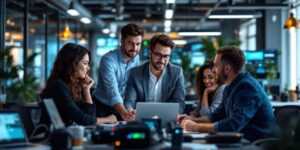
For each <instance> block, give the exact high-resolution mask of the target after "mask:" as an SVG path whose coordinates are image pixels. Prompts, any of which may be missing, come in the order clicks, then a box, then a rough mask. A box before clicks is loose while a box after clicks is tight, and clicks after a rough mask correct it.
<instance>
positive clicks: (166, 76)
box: [125, 34, 185, 113]
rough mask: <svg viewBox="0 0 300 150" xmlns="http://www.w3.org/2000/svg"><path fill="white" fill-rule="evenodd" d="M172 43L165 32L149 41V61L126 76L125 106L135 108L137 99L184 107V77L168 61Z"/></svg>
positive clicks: (130, 108) (180, 70)
mask: <svg viewBox="0 0 300 150" xmlns="http://www.w3.org/2000/svg"><path fill="white" fill-rule="evenodd" d="M174 46H175V44H174V42H173V41H172V40H171V39H170V38H169V37H168V36H166V35H163V34H162V35H155V36H153V37H152V39H151V40H150V50H149V52H148V54H149V57H150V61H149V62H147V63H145V64H144V65H142V66H139V67H136V68H133V69H132V71H131V73H130V75H129V79H128V84H127V89H126V96H125V107H126V108H127V110H134V108H135V104H136V102H137V101H139V102H177V103H179V104H180V112H181V113H182V112H183V110H184V106H185V103H184V97H185V90H184V79H183V71H182V69H181V67H179V66H176V65H173V64H171V63H169V60H170V56H171V52H172V50H173V48H174Z"/></svg>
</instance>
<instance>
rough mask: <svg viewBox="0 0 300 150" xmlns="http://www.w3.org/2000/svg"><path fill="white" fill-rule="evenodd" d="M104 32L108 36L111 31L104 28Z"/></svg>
mask: <svg viewBox="0 0 300 150" xmlns="http://www.w3.org/2000/svg"><path fill="white" fill-rule="evenodd" d="M102 32H103V33H104V34H108V33H109V32H110V30H109V29H108V28H104V29H102Z"/></svg>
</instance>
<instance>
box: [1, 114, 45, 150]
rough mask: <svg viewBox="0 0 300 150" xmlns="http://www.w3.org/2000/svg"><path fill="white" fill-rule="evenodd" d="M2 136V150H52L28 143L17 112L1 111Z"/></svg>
mask: <svg viewBox="0 0 300 150" xmlns="http://www.w3.org/2000/svg"><path fill="white" fill-rule="evenodd" d="M0 135H1V136H0V149H22V150H24V149H30V150H32V149H39V150H44V149H45V150H50V149H51V148H50V147H49V146H46V145H40V144H33V143H29V142H28V139H27V136H26V132H25V130H24V126H23V123H22V120H21V117H20V115H19V112H18V111H17V110H0Z"/></svg>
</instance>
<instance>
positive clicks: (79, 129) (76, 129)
mask: <svg viewBox="0 0 300 150" xmlns="http://www.w3.org/2000/svg"><path fill="white" fill-rule="evenodd" d="M68 130H69V132H70V133H71V135H72V137H73V140H72V143H73V146H75V147H81V146H82V141H83V135H84V127H83V126H78V125H76V126H70V127H68Z"/></svg>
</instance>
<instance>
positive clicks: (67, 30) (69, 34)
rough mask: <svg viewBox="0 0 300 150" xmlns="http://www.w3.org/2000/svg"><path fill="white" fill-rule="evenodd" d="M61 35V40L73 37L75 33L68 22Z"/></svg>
mask: <svg viewBox="0 0 300 150" xmlns="http://www.w3.org/2000/svg"><path fill="white" fill-rule="evenodd" d="M59 37H60V39H61V40H69V39H71V38H72V37H73V33H72V32H71V30H70V28H69V26H68V24H66V26H65V28H64V30H63V31H62V32H60V34H59Z"/></svg>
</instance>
